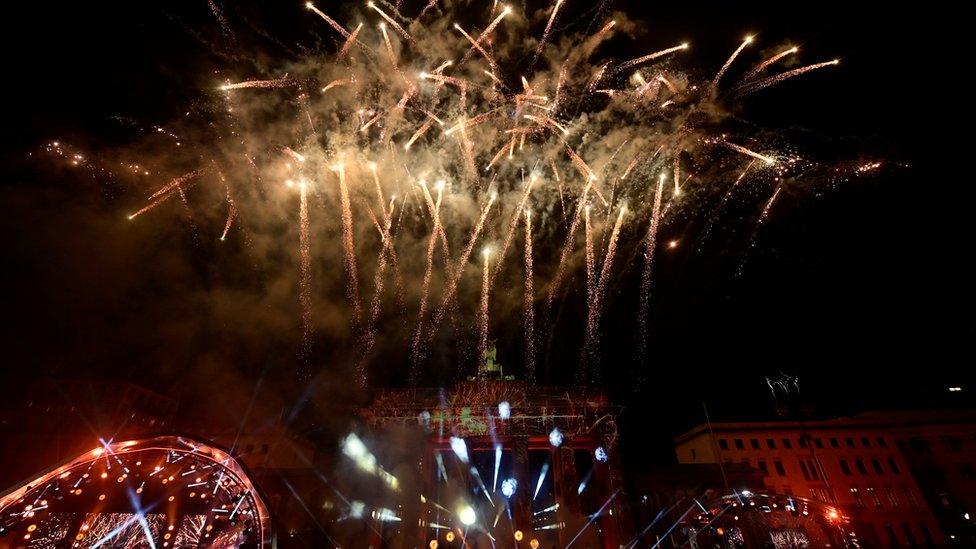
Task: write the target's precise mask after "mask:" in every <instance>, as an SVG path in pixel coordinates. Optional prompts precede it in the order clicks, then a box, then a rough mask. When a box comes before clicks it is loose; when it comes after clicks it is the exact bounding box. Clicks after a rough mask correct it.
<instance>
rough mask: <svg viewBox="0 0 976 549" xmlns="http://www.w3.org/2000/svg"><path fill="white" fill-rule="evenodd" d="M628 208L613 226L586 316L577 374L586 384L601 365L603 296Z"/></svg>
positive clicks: (622, 209)
mask: <svg viewBox="0 0 976 549" xmlns="http://www.w3.org/2000/svg"><path fill="white" fill-rule="evenodd" d="M626 213H627V207H626V206H622V207H621V208H620V213H619V214H618V215H617V221H616V223H614V224H613V231H612V232H611V233H610V241H609V242H608V243H607V252H606V256H605V257H604V258H603V265H602V267H601V268H600V275H599V278H597V279H596V282H595V285H594V287H593V291H592V293H591V295H590V296H589V300H588V301H589V307H588V310H587V315H586V333H585V337H584V341H583V352H582V354H581V361H582V363H581V365H580V368H579V370H578V372H577V374H578V376H582V377H583V379H581V380H580V381H583V382H585V381H586V377H589V379H590V380H591V381H595V379H594V378H595V376H596V374H597V370H596V367H597V366H598V365H599V347H600V333H599V329H600V317H601V315H602V311H603V296H604V293H606V288H607V281H608V280H610V269H611V268H612V266H613V258H614V255H616V253H617V241H618V240H619V239H620V227H621V226H622V225H623V222H624V214H626ZM587 367H589V368H590V375H589V376H587V373H586V369H587Z"/></svg>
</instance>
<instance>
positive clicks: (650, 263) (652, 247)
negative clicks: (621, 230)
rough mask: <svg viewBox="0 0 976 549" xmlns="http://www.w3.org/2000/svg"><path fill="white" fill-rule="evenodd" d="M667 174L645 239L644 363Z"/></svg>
mask: <svg viewBox="0 0 976 549" xmlns="http://www.w3.org/2000/svg"><path fill="white" fill-rule="evenodd" d="M666 177H667V176H666V174H665V173H664V172H661V175H660V176H658V181H657V190H656V192H655V193H654V206H653V208H652V209H651V223H650V225H649V226H648V227H647V235H646V236H645V237H644V269H643V271H641V285H640V304H639V305H638V309H637V319H638V323H637V326H638V328H637V360H638V363H640V362H643V360H644V357H646V356H647V334H648V324H649V323H648V316H649V314H650V310H651V274H652V272H653V270H654V254H655V252H656V251H657V232H658V228H659V227H660V224H661V195H663V194H664V179H665V178H666Z"/></svg>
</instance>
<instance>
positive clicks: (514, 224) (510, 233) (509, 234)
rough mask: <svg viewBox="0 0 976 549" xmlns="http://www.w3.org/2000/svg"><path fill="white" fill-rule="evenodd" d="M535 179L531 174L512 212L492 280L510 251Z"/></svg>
mask: <svg viewBox="0 0 976 549" xmlns="http://www.w3.org/2000/svg"><path fill="white" fill-rule="evenodd" d="M535 179H536V177H535V175H531V176H529V181H528V183H526V184H525V191H524V192H523V193H522V198H521V199H519V202H518V205H516V206H515V211H514V212H513V213H512V219H511V220H510V221H509V222H508V230H507V231H506V232H505V240H504V241H503V242H502V247H501V249H500V250H498V260H497V261H495V268H494V270H493V271H492V274H491V279H492V281H494V280H495V278H496V277H497V276H498V273H499V272H500V271H501V269H502V265H503V261H504V260H505V254H507V253H508V247H509V246H510V245H511V244H512V239H513V238H514V236H515V229H516V228H518V222H519V216H520V215H521V213H522V211H523V210H524V209H525V204H526V202H527V201H528V199H529V195H530V194H532V186H533V185H534V184H535Z"/></svg>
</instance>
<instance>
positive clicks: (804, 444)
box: [798, 436, 807, 448]
mask: <svg viewBox="0 0 976 549" xmlns="http://www.w3.org/2000/svg"><path fill="white" fill-rule="evenodd" d="M798 440H799V442H800V448H806V447H807V437H806V436H802V437H800V438H799V439H798Z"/></svg>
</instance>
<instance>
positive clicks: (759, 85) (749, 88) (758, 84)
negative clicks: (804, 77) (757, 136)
mask: <svg viewBox="0 0 976 549" xmlns="http://www.w3.org/2000/svg"><path fill="white" fill-rule="evenodd" d="M839 64H840V59H834V60H832V61H824V62H823V63H814V64H813V65H807V66H805V67H800V68H798V69H793V70H791V71H786V72H781V73H779V74H777V75H774V76H770V77H768V78H763V79H762V80H756V81H753V82H746V83H745V84H742V85H741V86H739V87H738V88H736V90H735V91H736V93H737V95H739V96H742V95H748V94H750V93H755V92H757V91H759V90H762V89H764V88H768V87H769V86H772V85H773V84H778V83H780V82H782V81H784V80H787V79H789V78H793V77H794V76H800V75H801V74H806V73H808V72H810V71H815V70H817V69H822V68H824V67H832V66H834V65H839Z"/></svg>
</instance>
